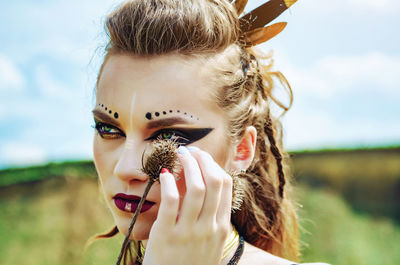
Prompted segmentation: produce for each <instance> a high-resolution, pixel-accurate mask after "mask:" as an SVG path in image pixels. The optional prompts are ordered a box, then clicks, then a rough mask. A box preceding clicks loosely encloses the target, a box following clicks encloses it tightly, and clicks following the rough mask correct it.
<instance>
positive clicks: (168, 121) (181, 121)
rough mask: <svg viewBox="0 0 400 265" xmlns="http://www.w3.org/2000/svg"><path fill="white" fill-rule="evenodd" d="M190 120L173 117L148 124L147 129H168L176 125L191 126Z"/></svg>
mask: <svg viewBox="0 0 400 265" xmlns="http://www.w3.org/2000/svg"><path fill="white" fill-rule="evenodd" d="M190 123H191V122H189V121H188V120H186V119H184V118H181V117H171V118H165V119H159V120H156V121H151V122H149V123H147V126H146V127H147V129H154V128H159V127H168V126H172V125H175V124H190Z"/></svg>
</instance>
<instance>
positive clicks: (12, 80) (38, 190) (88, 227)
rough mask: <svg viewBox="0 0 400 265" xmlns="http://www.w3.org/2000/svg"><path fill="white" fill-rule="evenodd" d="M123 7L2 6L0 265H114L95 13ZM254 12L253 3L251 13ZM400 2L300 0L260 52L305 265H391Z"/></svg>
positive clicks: (397, 183)
mask: <svg viewBox="0 0 400 265" xmlns="http://www.w3.org/2000/svg"><path fill="white" fill-rule="evenodd" d="M119 2H120V1H105V0H97V1H93V0H88V1H83V2H82V1H79V2H78V1H60V0H51V1H50V0H38V1H27V0H18V1H8V2H4V3H2V10H3V11H2V15H1V16H0V36H1V37H0V38H1V45H0V257H1V258H0V264H9V265H14V264H15V265H17V264H18V265H19V264H32V265H35V264H41V265H42V264H111V263H113V262H115V260H116V256H117V254H118V251H119V247H120V242H121V241H122V238H120V237H116V238H115V239H112V240H109V241H100V242H98V243H95V244H94V245H92V247H90V248H89V249H88V251H87V252H85V253H84V252H83V247H84V244H85V242H86V240H87V239H88V238H89V237H90V236H91V235H93V234H94V233H97V232H101V231H104V230H106V229H108V228H109V227H110V226H111V225H112V224H113V222H112V218H111V216H110V214H109V213H108V211H107V209H106V207H105V205H104V203H103V201H102V197H101V194H100V192H99V190H98V185H97V180H96V173H95V170H94V167H93V163H92V161H91V159H92V151H91V144H92V135H93V128H92V127H91V126H92V125H93V121H92V117H91V109H92V107H93V102H94V95H93V89H94V85H95V80H96V74H97V71H98V68H99V65H100V62H101V58H102V54H103V53H102V52H103V49H104V45H105V40H106V38H105V34H104V31H103V23H104V19H105V16H106V14H108V13H109V12H110V11H111V10H113V9H114V7H115V6H117V5H118V3H119ZM263 2H264V1H256V0H250V1H249V4H248V6H247V8H246V10H247V11H250V10H251V9H253V8H254V7H256V6H258V5H259V4H260V3H263ZM399 14H400V3H399V2H398V1H395V0H380V1H375V0H364V1H361V0H337V1H327V0H319V1H317V0H314V1H311V0H301V1H299V2H298V3H296V4H295V5H293V6H292V7H291V9H290V10H289V11H287V12H286V13H285V14H283V15H282V16H281V17H279V18H278V19H277V20H276V22H278V21H287V22H288V26H287V27H286V29H285V30H284V31H283V32H282V33H281V34H279V35H278V37H276V38H274V39H272V40H271V41H269V42H267V43H266V44H262V45H260V48H261V49H262V50H263V51H265V52H267V53H268V52H269V51H273V52H274V61H275V69H276V70H279V71H281V72H283V74H284V75H285V76H286V77H287V79H288V80H289V82H290V84H291V86H292V89H293V93H294V103H293V106H292V108H291V110H290V111H289V112H288V113H287V114H286V115H285V116H284V118H283V126H284V137H285V138H284V143H285V147H286V149H287V150H288V151H289V153H290V154H291V157H292V173H293V176H294V181H295V182H296V187H297V188H296V190H295V193H296V196H297V200H298V202H299V216H300V220H301V222H300V223H301V227H302V229H301V240H302V243H303V244H302V245H303V246H302V249H303V251H302V253H303V255H302V261H303V262H312V261H323V262H328V263H332V264H349V265H350V264H351V265H358V264H360V265H361V264H371V265H372V264H400V251H399V247H398V246H400V207H399V203H400V121H399V117H400V104H399V101H400V87H399V83H400V82H399V81H400V48H399V47H400V36H399V34H397V33H398V29H397V27H398V25H400V16H399Z"/></svg>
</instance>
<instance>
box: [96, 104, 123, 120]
mask: <svg viewBox="0 0 400 265" xmlns="http://www.w3.org/2000/svg"><path fill="white" fill-rule="evenodd" d="M97 105H98V106H99V107H101V108H103V109H104V110H105V111H106V112H107V111H108V114H112V113H113V111H112V110H110V109H109V108H108V107H104V104H100V103H99V104H97ZM118 117H119V114H118V112H114V118H115V119H118Z"/></svg>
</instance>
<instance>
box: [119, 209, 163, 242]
mask: <svg viewBox="0 0 400 265" xmlns="http://www.w3.org/2000/svg"><path fill="white" fill-rule="evenodd" d="M113 216H114V222H115V224H116V226H117V227H118V230H119V231H120V233H122V234H123V235H124V236H125V235H126V234H127V233H128V229H129V225H130V223H131V221H132V217H133V215H132V214H124V213H123V214H122V215H118V214H113ZM155 219H156V215H152V214H150V212H149V213H147V212H146V213H142V214H139V216H138V218H137V219H136V223H135V225H134V227H133V230H132V233H131V235H130V237H129V239H132V240H136V241H138V240H147V239H148V238H149V234H150V230H151V227H152V226H153V223H154V221H155Z"/></svg>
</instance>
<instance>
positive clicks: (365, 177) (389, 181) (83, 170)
mask: <svg viewBox="0 0 400 265" xmlns="http://www.w3.org/2000/svg"><path fill="white" fill-rule="evenodd" d="M292 156H293V161H292V163H293V165H292V169H293V172H294V176H295V179H296V181H297V182H298V184H299V185H298V188H297V195H298V197H299V201H300V202H301V203H302V205H303V208H301V210H300V211H299V215H300V224H301V226H302V230H301V239H302V241H303V243H304V244H303V251H302V253H303V258H302V261H303V262H316V261H321V262H327V263H331V264H340V265H347V264H348V265H361V264H362V265H375V264H376V265H378V264H400V252H399V251H398V246H400V225H399V223H400V207H399V206H398V205H399V203H400V148H398V147H392V148H383V149H381V148H372V149H368V150H334V151H331V150H319V151H316V152H309V151H308V152H293V153H292ZM112 224H113V220H112V218H111V215H110V213H109V212H108V210H107V209H106V207H105V205H104V203H103V200H102V197H101V195H100V192H99V189H98V185H97V180H96V177H95V169H94V166H93V162H92V161H75V162H74V161H69V162H64V163H50V164H47V165H42V166H36V167H30V168H16V169H6V170H1V171H0V257H1V258H0V264H8V265H20V264H29V265H39V264H40V265H47V264H60V265H67V264H68V265H69V264H82V265H86V264H90V265H92V264H93V265H95V264H113V263H115V261H116V258H117V255H118V253H119V248H120V246H121V242H122V240H123V238H122V237H121V236H117V237H115V238H113V239H110V240H101V241H98V242H96V243H95V244H93V245H92V246H91V247H90V248H89V250H88V251H87V252H86V253H83V252H82V251H83V248H84V245H85V243H86V240H87V239H88V238H89V237H90V236H91V235H93V234H95V233H98V232H101V231H104V230H107V229H108V228H109V227H110V226H111V225H112Z"/></svg>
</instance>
